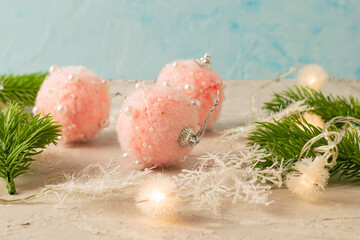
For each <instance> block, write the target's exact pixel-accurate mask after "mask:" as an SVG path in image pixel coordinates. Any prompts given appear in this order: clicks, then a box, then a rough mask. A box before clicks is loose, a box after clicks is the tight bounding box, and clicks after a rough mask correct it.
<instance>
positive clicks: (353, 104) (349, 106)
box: [264, 87, 360, 122]
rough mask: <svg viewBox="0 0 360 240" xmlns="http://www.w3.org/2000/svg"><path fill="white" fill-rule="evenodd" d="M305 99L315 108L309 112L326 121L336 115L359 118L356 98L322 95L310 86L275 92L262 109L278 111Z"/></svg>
mask: <svg viewBox="0 0 360 240" xmlns="http://www.w3.org/2000/svg"><path fill="white" fill-rule="evenodd" d="M301 100H305V104H306V105H307V106H309V107H313V108H315V109H314V110H312V111H311V112H313V113H315V114H317V115H319V116H321V118H322V119H323V120H324V121H325V122H327V121H330V120H331V119H332V118H334V117H337V116H352V117H355V118H360V104H359V100H358V99H357V98H354V97H352V96H350V97H349V99H346V98H344V97H339V96H337V97H334V96H333V95H331V94H330V95H329V96H324V94H323V93H322V92H321V91H315V90H312V89H310V88H304V87H295V89H290V88H288V89H287V90H284V91H282V92H280V93H275V94H274V98H273V99H272V101H271V102H267V103H265V106H264V109H267V110H268V111H270V112H280V111H281V110H283V109H285V108H287V107H288V106H289V105H290V104H291V103H294V102H297V101H301Z"/></svg>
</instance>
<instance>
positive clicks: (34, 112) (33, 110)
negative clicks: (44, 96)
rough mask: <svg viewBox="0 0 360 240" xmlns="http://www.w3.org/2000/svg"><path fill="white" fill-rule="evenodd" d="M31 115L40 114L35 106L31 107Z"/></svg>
mask: <svg viewBox="0 0 360 240" xmlns="http://www.w3.org/2000/svg"><path fill="white" fill-rule="evenodd" d="M32 113H33V114H34V115H36V114H39V113H40V112H39V108H38V107H37V106H35V107H33V109H32Z"/></svg>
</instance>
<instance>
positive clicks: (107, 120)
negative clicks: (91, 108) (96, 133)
mask: <svg viewBox="0 0 360 240" xmlns="http://www.w3.org/2000/svg"><path fill="white" fill-rule="evenodd" d="M100 125H101V127H102V128H106V127H108V126H109V125H110V120H109V119H108V118H107V119H104V120H102V121H101V123H100Z"/></svg>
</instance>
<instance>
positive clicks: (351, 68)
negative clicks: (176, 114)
mask: <svg viewBox="0 0 360 240" xmlns="http://www.w3.org/2000/svg"><path fill="white" fill-rule="evenodd" d="M204 52H210V53H211V54H212V55H213V67H214V69H216V70H217V71H218V72H219V73H220V74H221V75H222V76H223V78H224V79H269V78H272V77H274V76H275V75H277V74H278V73H280V72H282V71H285V70H287V69H288V68H289V67H290V66H292V65H293V64H294V63H296V62H299V61H301V62H305V63H312V62H314V63H319V64H321V65H323V66H324V67H325V68H326V69H327V70H329V71H330V72H332V73H334V74H336V75H338V76H341V77H346V78H360V0H338V1H336V0H298V1H295V0H267V1H266V0H263V1H260V0H247V1H245V0H223V1H220V0H218V1H216V0H204V1H197V0H178V1H166V0H151V1H137V0H132V1H131V0H128V1H121V0H118V1H117V0H102V1H101V0H86V1H85V0H83V1H79V0H78V1H75V0H74V1H72V0H35V1H34V0H31V1H30V0H0V73H8V72H16V73H24V72H32V71H39V70H46V69H48V67H49V66H50V65H52V64H56V65H60V66H62V65H80V64H81V65H84V66H87V67H89V68H90V69H92V70H94V71H95V72H97V73H99V74H100V75H102V76H103V77H109V78H112V79H154V78H155V77H156V76H157V74H158V73H159V71H160V69H161V68H162V67H163V66H164V65H165V64H166V63H167V62H170V61H172V60H175V59H188V58H197V57H200V56H202V55H203V54H204Z"/></svg>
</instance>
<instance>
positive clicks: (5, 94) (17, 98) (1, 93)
mask: <svg viewBox="0 0 360 240" xmlns="http://www.w3.org/2000/svg"><path fill="white" fill-rule="evenodd" d="M47 74H48V73H47V72H44V73H41V72H40V73H31V74H24V75H13V74H10V75H0V84H1V86H2V88H3V89H1V90H0V102H2V103H4V104H9V103H10V102H18V103H21V104H23V105H25V106H32V105H34V103H35V99H36V95H37V93H38V91H39V89H40V86H41V84H42V83H43V82H44V79H45V77H46V76H47Z"/></svg>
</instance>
